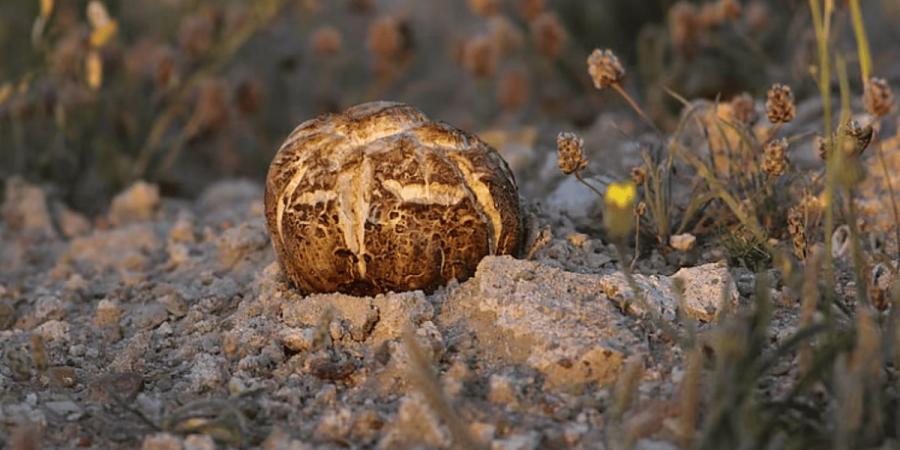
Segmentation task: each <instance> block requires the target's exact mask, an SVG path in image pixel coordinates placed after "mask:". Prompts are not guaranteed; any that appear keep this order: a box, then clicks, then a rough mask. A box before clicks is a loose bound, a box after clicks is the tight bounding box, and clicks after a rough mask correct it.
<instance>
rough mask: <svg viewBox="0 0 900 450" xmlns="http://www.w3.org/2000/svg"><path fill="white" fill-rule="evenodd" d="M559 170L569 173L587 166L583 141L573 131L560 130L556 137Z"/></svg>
mask: <svg viewBox="0 0 900 450" xmlns="http://www.w3.org/2000/svg"><path fill="white" fill-rule="evenodd" d="M556 152H557V156H558V157H559V170H560V171H562V173H564V174H566V175H569V174H572V173H575V172H578V171H579V170H582V169H584V168H585V167H587V163H588V162H587V159H585V157H584V141H583V140H582V139H581V138H580V137H578V135H576V134H575V133H571V132H562V133H559V135H558V136H557V137H556Z"/></svg>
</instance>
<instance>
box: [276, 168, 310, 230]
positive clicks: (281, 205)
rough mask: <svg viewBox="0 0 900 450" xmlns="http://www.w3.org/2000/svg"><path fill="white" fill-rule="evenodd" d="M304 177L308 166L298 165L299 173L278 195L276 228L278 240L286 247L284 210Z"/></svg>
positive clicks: (295, 174) (296, 173)
mask: <svg viewBox="0 0 900 450" xmlns="http://www.w3.org/2000/svg"><path fill="white" fill-rule="evenodd" d="M304 175H306V166H305V165H304V164H302V163H300V164H297V172H295V173H294V176H292V177H291V180H290V181H289V182H288V184H287V185H286V186H285V187H284V188H283V189H282V190H281V193H280V194H278V201H277V203H276V206H275V208H276V211H275V227H276V228H277V229H278V239H279V241H281V244H282V245H284V229H283V224H282V223H283V220H284V209H285V207H287V201H288V200H289V199H290V198H291V197H292V196H293V195H294V192H296V191H297V186H299V185H300V181H302V180H303V176H304Z"/></svg>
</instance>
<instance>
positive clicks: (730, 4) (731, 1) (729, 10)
mask: <svg viewBox="0 0 900 450" xmlns="http://www.w3.org/2000/svg"><path fill="white" fill-rule="evenodd" d="M716 8H717V9H718V11H719V17H720V18H722V19H723V20H725V21H727V20H734V19H737V18H738V17H740V16H741V11H742V10H743V8H742V7H741V3H740V2H738V1H737V0H719V1H718V2H716Z"/></svg>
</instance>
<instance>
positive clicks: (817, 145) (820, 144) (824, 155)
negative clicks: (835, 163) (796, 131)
mask: <svg viewBox="0 0 900 450" xmlns="http://www.w3.org/2000/svg"><path fill="white" fill-rule="evenodd" d="M813 149H815V151H816V155H817V156H818V157H819V159H821V160H822V161H825V160H826V159H828V140H826V139H825V138H824V137H822V136H820V135H818V134H817V135H816V136H815V137H814V138H813Z"/></svg>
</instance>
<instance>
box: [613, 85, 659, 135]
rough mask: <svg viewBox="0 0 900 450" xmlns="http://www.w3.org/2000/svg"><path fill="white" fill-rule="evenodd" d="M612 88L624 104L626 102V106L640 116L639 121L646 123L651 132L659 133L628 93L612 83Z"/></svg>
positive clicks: (620, 86)
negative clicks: (651, 129)
mask: <svg viewBox="0 0 900 450" xmlns="http://www.w3.org/2000/svg"><path fill="white" fill-rule="evenodd" d="M612 88H613V89H615V90H616V92H618V93H619V95H621V96H622V98H624V99H625V101H626V102H628V105H629V106H631V109H633V110H634V112H636V113H637V115H639V116H641V119H643V120H644V122H646V123H647V125H650V128H653V131H656V132H657V133H659V132H660V131H659V128H657V127H656V124H654V123H653V121H652V120H650V117H648V116H647V114H645V113H644V110H643V109H641V107H640V105H638V104H637V102H636V101H634V98H632V97H631V95H630V94H629V93H628V91H626V90H625V89H624V88H623V87H622V85H621V84H619V83H613V84H612Z"/></svg>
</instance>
